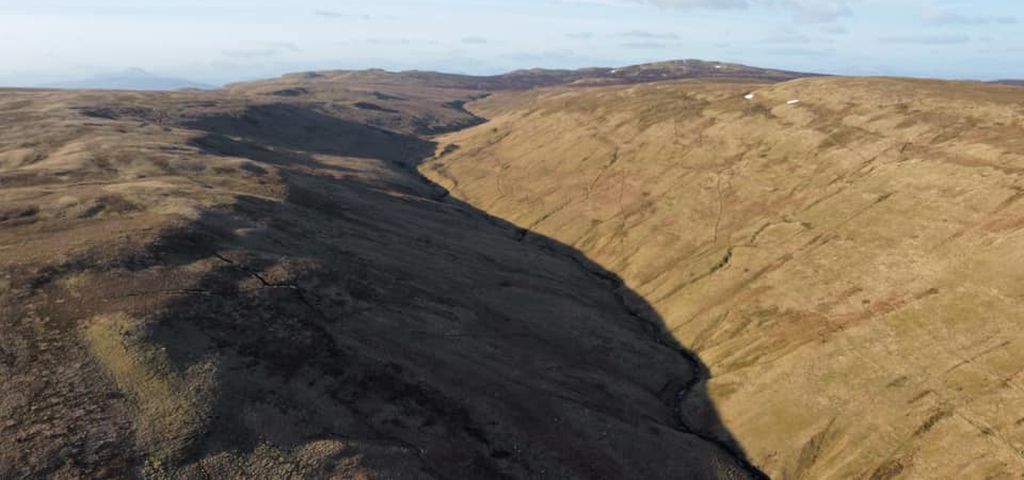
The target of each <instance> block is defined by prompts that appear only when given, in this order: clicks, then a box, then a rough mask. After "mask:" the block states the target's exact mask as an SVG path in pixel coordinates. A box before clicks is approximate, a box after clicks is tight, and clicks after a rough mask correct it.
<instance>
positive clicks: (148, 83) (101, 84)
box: [41, 68, 216, 90]
mask: <svg viewBox="0 0 1024 480" xmlns="http://www.w3.org/2000/svg"><path fill="white" fill-rule="evenodd" d="M41 87H43V88H62V89H65V88H66V89H102V90H180V89H184V88H198V89H209V88H216V87H215V86H213V85H207V84H203V83H199V82H194V81H192V80H187V79H183V78H175V77H162V76H159V75H155V74H152V73H150V72H147V71H145V70H142V69H140V68H130V69H128V70H125V71H123V72H119V73H113V74H106V75H99V76H96V77H92V78H86V79H82V80H71V81H65V82H57V83H50V84H45V85H41Z"/></svg>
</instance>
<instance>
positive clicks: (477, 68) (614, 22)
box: [0, 0, 1024, 86]
mask: <svg viewBox="0 0 1024 480" xmlns="http://www.w3.org/2000/svg"><path fill="white" fill-rule="evenodd" d="M686 58H698V59H704V60H714V61H726V62H736V63H744V64H748V65H754V66H760V67H771V68H783V69H790V70H800V71H813V72H822V73H836V74H848V75H899V76H917V77H938V78H964V79H980V80H993V79H1002V78H1024V0H970V1H968V0H479V1H469V0H374V1H372V2H369V1H320V0H290V1H280V0H277V1H269V0H181V1H154V0H90V1H81V0H0V85H6V86H36V85H45V84H49V83H55V82H62V81H69V80H76V79H82V78H89V77H92V76H101V75H107V74H112V73H116V72H121V71H125V70H128V69H141V70H145V71H147V72H150V73H152V74H155V75H161V76H169V77H180V78H187V79H190V80H194V81H197V82H203V83H207V84H214V85H220V84H224V83H229V82H233V81H241V80H250V79H257V78H267V77H275V76H278V75H281V74H283V73H287V72H295V71H308V70H326V69H362V68H373V67H377V68H386V69H389V70H406V69H424V70H439V71H447V72H456V73H471V74H496V73H501V72H505V71H509V70H514V69H520V68H532V67H546V68H579V67H589V66H622V65H631V64H637V63H644V62H651V61H659V60H669V59H686Z"/></svg>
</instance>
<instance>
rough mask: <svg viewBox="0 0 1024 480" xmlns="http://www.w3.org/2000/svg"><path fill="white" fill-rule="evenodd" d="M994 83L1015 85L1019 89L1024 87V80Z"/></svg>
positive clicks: (997, 81)
mask: <svg viewBox="0 0 1024 480" xmlns="http://www.w3.org/2000/svg"><path fill="white" fill-rule="evenodd" d="M992 83H998V84H1000V85H1015V86H1018V87H1024V80H996V81H994V82H992Z"/></svg>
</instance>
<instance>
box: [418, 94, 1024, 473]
mask: <svg viewBox="0 0 1024 480" xmlns="http://www.w3.org/2000/svg"><path fill="white" fill-rule="evenodd" d="M748 93H753V99H752V100H747V99H745V98H744V97H745V95H747V94H748ZM791 100H799V103H793V104H790V101H791ZM469 108H470V109H471V110H473V111H474V112H476V113H478V114H479V115H481V116H484V117H487V118H490V119H491V120H490V121H489V122H488V123H486V124H483V125H480V126H477V127H474V128H472V129H469V130H465V131H462V132H457V133H454V134H450V135H448V136H446V137H444V138H443V139H442V140H441V145H440V148H439V151H438V156H437V158H436V159H435V160H433V161H431V162H429V163H427V164H426V165H424V167H423V169H422V170H423V172H424V173H425V174H426V175H428V176H429V177H430V178H432V179H434V180H435V181H437V182H438V183H440V184H442V185H444V186H445V187H446V188H449V189H450V190H451V191H452V195H454V196H455V197H457V198H460V199H463V200H465V201H467V202H469V203H471V204H473V205H476V206H478V207H480V208H482V209H484V210H486V211H487V212H489V213H492V214H494V215H496V216H499V217H501V218H505V219H508V220H510V221H512V222H513V223H515V224H517V225H520V226H522V227H523V228H528V229H530V230H533V231H536V232H538V233H539V234H543V235H547V236H550V237H553V238H556V239H558V240H560V241H562V242H565V243H567V244H569V245H571V246H573V247H575V248H577V249H579V250H581V251H582V252H584V253H586V254H587V255H588V256H590V258H592V259H594V260H595V261H596V262H597V263H599V264H601V265H603V266H605V267H606V268H608V269H609V270H611V271H613V272H615V273H617V274H618V275H620V276H622V277H623V279H624V280H625V282H626V284H627V285H628V286H629V287H631V288H632V289H634V290H635V291H636V292H638V293H639V294H640V295H641V296H643V297H644V298H646V299H647V300H648V301H650V302H651V303H652V304H653V306H654V307H655V309H656V310H657V312H658V313H659V314H660V315H661V316H662V317H663V318H664V319H665V321H666V323H667V325H668V326H669V328H671V329H672V331H673V333H674V334H675V336H676V338H678V339H679V341H680V342H681V343H682V344H684V345H687V346H688V347H691V348H693V349H695V350H696V351H697V353H699V354H700V356H701V357H702V358H703V359H704V361H705V362H707V363H708V365H709V367H710V369H711V371H712V374H713V378H712V380H711V382H710V392H711V396H712V398H713V400H714V402H715V404H716V405H718V406H719V408H720V409H721V413H722V416H723V418H724V421H725V424H726V425H727V426H728V427H729V428H730V429H731V430H733V431H734V432H735V433H736V436H737V437H738V438H739V439H740V440H741V441H742V442H743V445H744V447H746V449H747V452H748V454H749V455H750V457H751V459H752V460H753V461H754V463H755V464H757V465H759V466H762V467H763V468H764V469H765V470H766V471H767V472H768V473H769V474H771V475H772V476H774V477H777V478H816V479H817V478H1018V477H1019V476H1021V475H1024V420H1022V417H1024V387H1022V385H1024V383H1022V382H1024V378H1022V377H1021V375H1022V372H1024V338H1022V336H1021V333H1020V332H1021V322H1022V320H1024V201H1022V200H1024V183H1022V182H1021V174H1022V173H1024V90H1021V89H1020V88H1018V87H1010V86H996V85H985V84H979V83H956V82H938V81H919V80H901V79H858V78H811V79H801V80H795V81H791V82H786V83H781V84H775V85H768V84H761V83H748V84H737V83H733V84H723V83H718V84H714V83H706V82H672V83H659V84H649V85H638V86H625V87H603V88H594V89H586V90H578V89H550V90H543V91H532V92H509V93H501V94H498V95H495V96H493V97H490V98H487V99H484V100H481V101H478V102H475V103H473V104H471V105H470V107H469Z"/></svg>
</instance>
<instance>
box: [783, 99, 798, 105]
mask: <svg viewBox="0 0 1024 480" xmlns="http://www.w3.org/2000/svg"><path fill="white" fill-rule="evenodd" d="M798 103H800V100H798V99H793V100H790V101H788V102H786V105H796V104H798Z"/></svg>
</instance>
